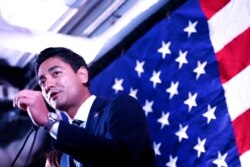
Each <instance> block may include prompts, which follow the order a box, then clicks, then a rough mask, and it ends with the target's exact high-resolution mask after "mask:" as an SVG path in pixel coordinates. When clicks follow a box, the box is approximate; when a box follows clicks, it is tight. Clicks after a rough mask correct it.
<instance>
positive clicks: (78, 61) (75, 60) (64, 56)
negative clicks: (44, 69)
mask: <svg viewBox="0 0 250 167" xmlns="http://www.w3.org/2000/svg"><path fill="white" fill-rule="evenodd" d="M51 57H59V58H60V59H61V60H62V61H64V62H65V63H67V64H69V65H70V66H71V67H72V69H73V70H74V71H75V72H77V70H78V69H79V68H80V67H82V66H83V67H85V68H86V69H87V70H88V66H87V64H86V62H85V60H84V59H83V57H82V56H80V55H78V54H77V53H75V52H73V51H72V50H70V49H67V48H63V47H49V48H46V49H44V50H43V51H41V52H40V54H39V55H38V56H37V57H36V58H35V60H34V68H35V69H34V70H35V73H36V75H37V73H38V69H39V67H40V65H41V64H42V63H43V62H44V61H45V60H47V59H48V58H51Z"/></svg>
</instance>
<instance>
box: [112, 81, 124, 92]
mask: <svg viewBox="0 0 250 167" xmlns="http://www.w3.org/2000/svg"><path fill="white" fill-rule="evenodd" d="M122 83H123V79H117V78H115V83H114V85H113V86H112V89H114V90H115V93H118V91H122V90H123V87H122Z"/></svg>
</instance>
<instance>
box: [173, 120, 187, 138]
mask: <svg viewBox="0 0 250 167" xmlns="http://www.w3.org/2000/svg"><path fill="white" fill-rule="evenodd" d="M179 128H180V129H179V130H178V132H176V133H175V135H176V136H178V137H179V142H181V140H182V139H183V138H184V139H188V135H187V133H186V131H187V128H188V125H186V126H185V127H182V125H181V124H180V125H179Z"/></svg>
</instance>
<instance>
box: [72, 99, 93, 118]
mask: <svg viewBox="0 0 250 167" xmlns="http://www.w3.org/2000/svg"><path fill="white" fill-rule="evenodd" d="M95 98H96V96H95V95H91V96H90V97H88V98H87V99H86V100H85V101H84V102H83V103H82V105H81V106H80V108H79V109H78V111H77V113H76V115H75V117H74V119H76V120H81V121H84V122H85V123H86V122H87V119H88V116H89V112H90V108H91V106H92V104H93V102H94V100H95Z"/></svg>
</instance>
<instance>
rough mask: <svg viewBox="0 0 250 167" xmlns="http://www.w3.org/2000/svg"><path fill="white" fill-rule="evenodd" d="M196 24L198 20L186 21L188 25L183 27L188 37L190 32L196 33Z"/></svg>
mask: <svg viewBox="0 0 250 167" xmlns="http://www.w3.org/2000/svg"><path fill="white" fill-rule="evenodd" d="M197 24H198V21H196V22H193V23H192V22H191V21H190V20H189V21H188V26H187V27H186V28H185V29H184V32H187V33H188V38H189V37H190V36H191V34H192V33H196V32H197V30H196V28H195V27H196V25H197Z"/></svg>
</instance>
